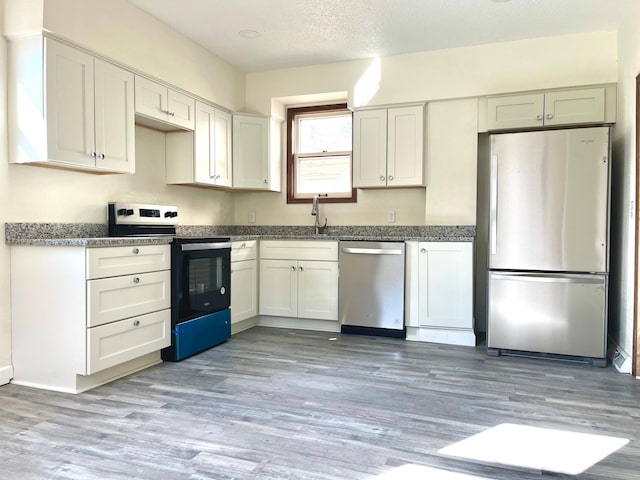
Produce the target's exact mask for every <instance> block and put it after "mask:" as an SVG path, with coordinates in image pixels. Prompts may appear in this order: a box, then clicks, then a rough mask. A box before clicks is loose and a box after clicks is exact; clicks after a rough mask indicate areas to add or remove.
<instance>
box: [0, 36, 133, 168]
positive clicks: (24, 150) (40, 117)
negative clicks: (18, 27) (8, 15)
mask: <svg viewBox="0 0 640 480" xmlns="http://www.w3.org/2000/svg"><path fill="white" fill-rule="evenodd" d="M9 51H10V54H9V68H8V70H9V75H8V88H9V109H8V110H9V117H8V118H9V130H10V134H9V149H10V157H9V158H10V161H11V162H12V163H29V164H35V165H44V166H50V167H59V168H67V169H78V170H84V171H89V172H92V173H133V172H134V170H135V137H134V135H135V125H134V122H135V118H134V108H133V104H134V75H133V73H131V72H129V71H127V70H125V69H123V68H121V67H119V66H117V65H115V64H113V63H110V62H107V61H104V60H102V59H100V58H97V57H94V56H93V55H91V54H89V53H87V52H85V51H84V50H81V49H78V48H75V47H72V46H70V45H67V44H65V43H62V42H59V41H57V40H53V39H51V38H46V37H44V38H43V37H42V36H31V37H23V38H18V39H15V40H12V41H11V42H9Z"/></svg>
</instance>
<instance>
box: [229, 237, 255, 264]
mask: <svg viewBox="0 0 640 480" xmlns="http://www.w3.org/2000/svg"><path fill="white" fill-rule="evenodd" d="M257 247H258V242H257V241H256V240H244V241H242V242H232V243H231V261H232V262H239V261H241V260H255V259H256V257H257V253H258V252H257Z"/></svg>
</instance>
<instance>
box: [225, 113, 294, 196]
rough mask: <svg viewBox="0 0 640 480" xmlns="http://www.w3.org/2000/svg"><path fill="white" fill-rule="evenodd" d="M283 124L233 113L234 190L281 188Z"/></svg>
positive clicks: (273, 119) (266, 118) (277, 121)
mask: <svg viewBox="0 0 640 480" xmlns="http://www.w3.org/2000/svg"><path fill="white" fill-rule="evenodd" d="M281 123H282V122H280V121H279V120H277V119H275V118H270V117H262V116H256V115H247V114H237V113H236V114H233V188H234V189H244V190H267V191H272V192H279V191H280V189H281V179H280V176H281V165H282V159H281V141H282V134H281V128H282V126H281Z"/></svg>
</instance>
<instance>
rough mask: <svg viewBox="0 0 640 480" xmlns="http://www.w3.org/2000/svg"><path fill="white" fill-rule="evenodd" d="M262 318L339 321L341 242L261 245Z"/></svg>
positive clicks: (267, 241)
mask: <svg viewBox="0 0 640 480" xmlns="http://www.w3.org/2000/svg"><path fill="white" fill-rule="evenodd" d="M260 315H272V316H279V317H294V318H306V319H318V320H338V242H333V241H315V240H306V241H305V240H282V241H279V240H278V241H276V240H266V241H261V242H260Z"/></svg>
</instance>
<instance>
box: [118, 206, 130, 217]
mask: <svg viewBox="0 0 640 480" xmlns="http://www.w3.org/2000/svg"><path fill="white" fill-rule="evenodd" d="M118 215H124V216H125V217H127V216H129V215H133V209H131V208H121V209H119V210H118Z"/></svg>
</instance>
